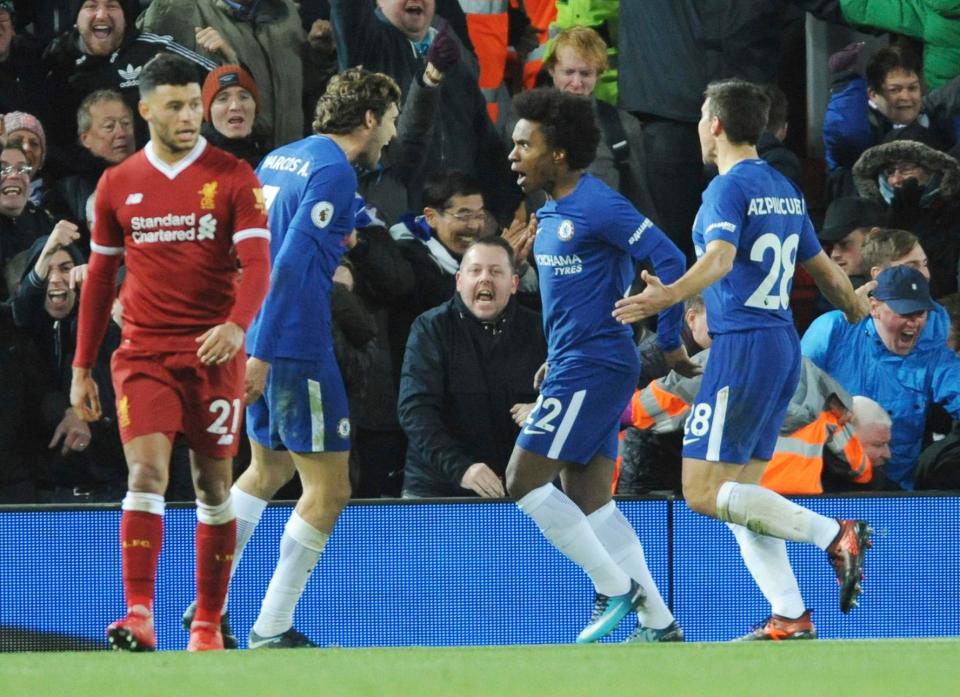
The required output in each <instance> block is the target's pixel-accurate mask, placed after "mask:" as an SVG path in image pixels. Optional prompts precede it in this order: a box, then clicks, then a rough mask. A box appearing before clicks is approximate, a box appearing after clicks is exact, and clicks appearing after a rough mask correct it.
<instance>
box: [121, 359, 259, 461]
mask: <svg viewBox="0 0 960 697" xmlns="http://www.w3.org/2000/svg"><path fill="white" fill-rule="evenodd" d="M246 360H247V357H246V354H245V353H244V352H243V351H242V350H241V351H238V352H237V355H236V356H234V358H233V360H232V361H230V362H229V363H227V364H225V365H219V366H208V365H204V364H203V363H201V362H200V359H199V358H197V355H196V353H187V352H174V353H144V352H142V351H131V350H129V349H124V347H123V346H122V345H121V346H120V348H118V349H117V350H116V351H115V352H114V354H113V358H112V359H111V361H110V368H111V371H112V373H113V387H114V389H115V390H116V393H117V423H118V425H119V426H120V439H121V440H122V441H123V442H124V443H128V442H129V441H131V440H133V439H134V438H137V437H139V436H145V435H149V434H151V433H163V434H166V435H167V436H169V437H170V438H171V440H172V439H173V437H174V436H175V435H176V434H177V433H183V434H184V435H185V436H186V438H187V442H188V443H189V444H190V447H191V448H192V449H193V450H194V451H195V452H197V453H200V454H201V455H206V456H207V457H215V458H225V457H233V456H234V455H236V453H237V445H238V443H239V435H238V431H239V428H240V423H241V420H242V417H243V380H244V370H245V366H246Z"/></svg>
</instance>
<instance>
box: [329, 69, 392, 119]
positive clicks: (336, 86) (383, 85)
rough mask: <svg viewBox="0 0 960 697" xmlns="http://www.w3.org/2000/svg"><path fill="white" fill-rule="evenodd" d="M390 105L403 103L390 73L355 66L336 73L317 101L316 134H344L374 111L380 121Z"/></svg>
mask: <svg viewBox="0 0 960 697" xmlns="http://www.w3.org/2000/svg"><path fill="white" fill-rule="evenodd" d="M391 104H396V105H397V106H399V105H400V88H399V87H398V86H397V83H396V82H395V81H394V80H393V78H392V77H390V76H389V75H384V74H383V73H374V72H371V71H369V70H366V69H364V68H363V66H356V67H354V68H347V69H346V70H344V71H343V72H342V73H339V74H337V75H334V76H333V77H332V78H331V79H330V82H328V83H327V89H326V91H324V93H323V95H322V96H321V97H320V99H318V100H317V108H316V111H315V112H314V120H313V130H314V132H315V133H333V134H339V135H344V134H347V133H350V132H351V131H353V130H354V129H355V128H358V127H360V126H362V125H363V117H364V114H366V113H367V111H372V112H373V115H374V116H375V117H376V118H377V121H378V122H379V121H380V120H381V119H382V118H383V115H384V114H385V113H387V109H389V108H390V105H391Z"/></svg>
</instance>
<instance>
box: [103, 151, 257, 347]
mask: <svg viewBox="0 0 960 697" xmlns="http://www.w3.org/2000/svg"><path fill="white" fill-rule="evenodd" d="M248 237H264V238H266V239H269V238H270V232H269V230H268V228H267V216H266V208H265V206H264V201H263V193H262V192H261V190H260V183H259V182H258V181H257V177H256V175H254V173H253V170H252V169H251V168H250V165H248V164H247V163H246V162H243V161H240V160H238V159H237V158H235V157H233V156H232V155H230V154H228V153H226V152H224V151H222V150H220V149H218V148H215V147H213V146H212V145H210V144H208V143H207V141H206V140H205V139H203V138H200V140H199V141H198V142H197V145H196V147H194V149H193V150H192V151H191V152H190V154H188V155H187V156H186V157H184V158H183V159H182V160H180V161H179V162H177V163H176V164H175V165H168V164H166V163H164V162H163V161H161V160H160V159H159V158H158V157H157V156H156V155H154V154H153V150H152V146H151V145H150V144H147V146H146V147H144V148H143V149H142V150H140V151H139V152H137V153H136V154H134V155H132V156H131V157H129V158H128V159H127V160H125V161H123V162H122V163H121V164H119V165H117V166H116V167H112V168H110V169H108V170H107V171H106V172H105V173H104V174H103V176H102V177H101V179H100V182H99V184H98V185H97V195H96V221H95V223H94V228H93V233H92V239H91V244H90V247H91V250H92V251H94V252H97V253H99V254H106V255H117V254H124V253H125V254H126V268H127V271H126V277H125V279H124V281H123V286H122V288H121V291H120V302H121V303H122V304H123V336H124V339H127V340H129V345H131V346H132V347H134V348H143V349H146V350H154V351H157V350H159V351H164V350H166V351H184V350H189V351H192V350H196V344H195V343H194V338H195V337H197V336H199V335H200V334H202V333H203V332H204V331H206V330H207V329H209V328H210V327H212V326H214V325H217V324H221V323H223V322H224V321H225V320H226V319H227V317H228V315H229V314H230V309H231V308H232V307H233V303H234V296H235V283H236V277H237V256H236V253H235V251H234V244H235V243H237V242H240V241H241V240H243V239H246V238H248Z"/></svg>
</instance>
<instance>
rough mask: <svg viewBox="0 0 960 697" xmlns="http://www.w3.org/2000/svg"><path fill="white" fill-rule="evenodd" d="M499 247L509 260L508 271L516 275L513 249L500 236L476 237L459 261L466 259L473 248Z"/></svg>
mask: <svg viewBox="0 0 960 697" xmlns="http://www.w3.org/2000/svg"><path fill="white" fill-rule="evenodd" d="M481 246H482V247H499V248H500V249H502V250H503V251H505V252H506V253H507V259H509V260H510V271H511V272H513V273H517V260H516V259H515V258H514V256H513V247H511V246H510V243H509V242H507V241H506V240H505V239H503V238H502V237H500V235H490V236H488V237H478V238H477V239H475V240H474V241H473V242H471V243H470V244H469V245H468V246H467V248H466V250H464V252H463V256H462V257H461V259H466V258H467V254H469V253H470V250H471V249H473V248H474V247H481Z"/></svg>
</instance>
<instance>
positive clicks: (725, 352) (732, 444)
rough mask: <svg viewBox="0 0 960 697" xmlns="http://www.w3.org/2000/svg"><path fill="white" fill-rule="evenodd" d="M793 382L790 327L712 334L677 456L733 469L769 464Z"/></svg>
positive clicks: (795, 346)
mask: <svg viewBox="0 0 960 697" xmlns="http://www.w3.org/2000/svg"><path fill="white" fill-rule="evenodd" d="M799 380H800V341H799V339H797V332H796V330H795V329H794V328H793V327H792V326H789V327H784V328H771V329H752V330H749V331H743V332H734V333H731V334H718V335H717V336H715V337H714V339H713V345H712V346H711V347H710V359H709V360H708V361H707V367H706V369H705V371H704V375H703V382H702V383H701V385H700V391H699V392H698V393H697V396H696V397H695V398H694V403H693V404H692V405H691V408H690V414H689V415H688V416H687V421H686V423H685V424H684V426H683V456H684V457H689V458H695V459H698V460H710V461H712V462H729V463H733V464H738V465H745V464H747V463H748V462H749V461H750V460H751V459H758V460H769V459H770V457H771V456H772V455H773V450H774V446H776V444H777V437H778V436H779V435H780V427H781V426H782V425H783V418H784V416H785V415H786V413H787V406H788V405H789V404H790V399H791V398H792V397H793V393H794V392H795V391H796V389H797V383H798V382H799Z"/></svg>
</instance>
